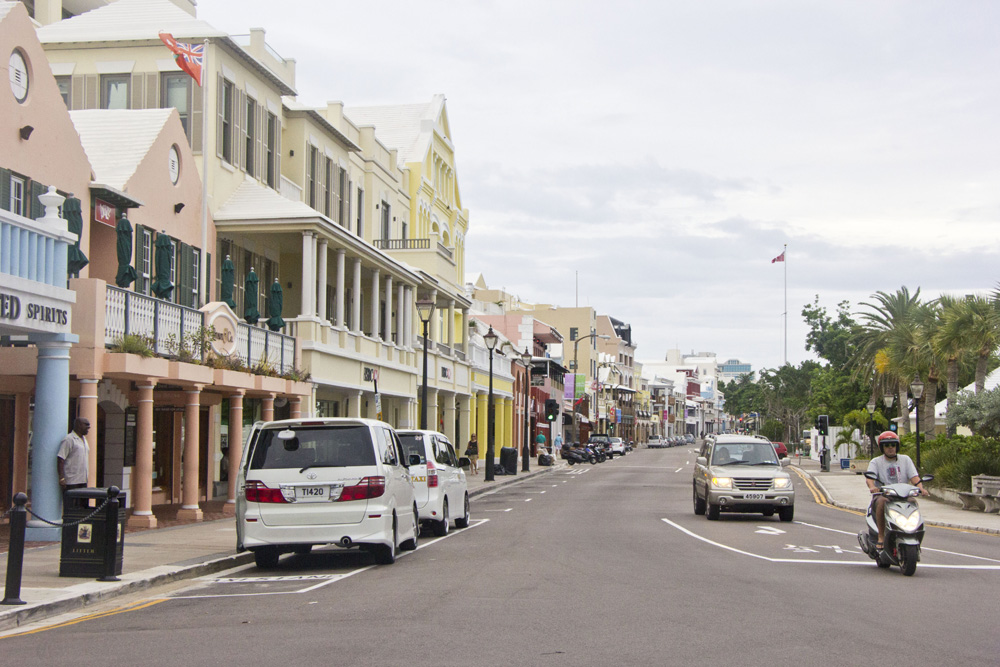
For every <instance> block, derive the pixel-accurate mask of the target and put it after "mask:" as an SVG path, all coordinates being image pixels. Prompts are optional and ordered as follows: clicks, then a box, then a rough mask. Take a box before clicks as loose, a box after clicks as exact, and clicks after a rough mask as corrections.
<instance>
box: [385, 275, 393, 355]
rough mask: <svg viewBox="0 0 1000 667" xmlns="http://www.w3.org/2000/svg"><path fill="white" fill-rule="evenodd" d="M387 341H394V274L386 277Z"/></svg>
mask: <svg viewBox="0 0 1000 667" xmlns="http://www.w3.org/2000/svg"><path fill="white" fill-rule="evenodd" d="M384 322H385V341H386V342H387V343H391V342H393V335H392V276H391V275H388V276H386V277H385V320H384Z"/></svg>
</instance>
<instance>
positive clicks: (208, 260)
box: [201, 252, 221, 306]
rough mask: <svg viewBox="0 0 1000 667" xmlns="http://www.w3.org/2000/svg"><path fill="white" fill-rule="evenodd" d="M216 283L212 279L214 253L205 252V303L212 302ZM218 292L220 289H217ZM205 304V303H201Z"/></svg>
mask: <svg viewBox="0 0 1000 667" xmlns="http://www.w3.org/2000/svg"><path fill="white" fill-rule="evenodd" d="M220 281H221V277H220ZM214 283H215V281H214V280H212V253H208V252H206V253H205V303H210V302H211V301H212V285H213V284H214ZM216 294H218V290H216ZM201 305H202V306H203V305H205V304H204V303H203V304H201Z"/></svg>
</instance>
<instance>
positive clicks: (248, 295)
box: [243, 267, 260, 324]
mask: <svg viewBox="0 0 1000 667" xmlns="http://www.w3.org/2000/svg"><path fill="white" fill-rule="evenodd" d="M258 282H260V281H259V279H258V278H257V274H256V273H254V272H253V267H250V273H248V274H247V279H246V282H245V283H243V287H244V289H245V294H244V297H243V298H244V301H245V304H246V307H245V308H244V311H243V319H244V320H246V321H247V322H248V323H249V324H257V321H258V320H260V312H259V311H258V310H257V299H258V293H257V283H258Z"/></svg>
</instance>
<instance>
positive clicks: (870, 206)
mask: <svg viewBox="0 0 1000 667" xmlns="http://www.w3.org/2000/svg"><path fill="white" fill-rule="evenodd" d="M198 8H199V17H201V18H203V19H205V20H207V21H208V22H209V23H212V24H213V25H215V26H216V27H217V28H220V29H223V30H226V31H228V32H230V33H234V34H235V33H246V32H247V31H248V29H249V28H251V27H263V28H265V29H266V30H267V41H268V43H269V44H270V45H271V46H272V47H273V48H275V49H276V50H277V51H278V53H280V54H281V55H282V56H283V57H286V58H295V59H296V60H297V82H296V88H297V90H298V92H299V99H300V100H301V101H303V102H305V103H307V104H315V105H322V104H325V103H326V101H328V100H341V101H343V102H344V103H345V104H346V105H347V106H362V105H370V104H410V103H414V102H425V101H429V100H430V98H431V96H432V95H434V94H435V93H443V94H444V95H445V96H446V97H447V100H448V101H447V109H448V114H449V118H450V121H451V130H452V138H453V140H454V143H455V147H456V153H457V178H458V183H459V189H460V193H461V197H462V205H463V206H464V207H466V208H468V209H469V211H470V230H469V236H468V239H467V251H466V266H467V269H468V271H470V272H481V273H482V274H483V275H484V276H485V278H486V280H487V282H488V283H489V285H490V286H491V287H497V288H499V287H503V288H505V289H507V290H508V291H510V292H512V293H514V294H517V295H518V296H520V297H521V299H523V300H525V301H529V302H541V303H555V304H560V305H565V306H572V305H574V304H575V303H577V300H578V303H579V304H580V305H590V306H593V307H594V308H596V309H597V311H598V312H599V313H601V314H608V315H611V316H613V317H616V318H618V319H620V320H623V321H625V322H628V323H630V324H631V325H632V328H633V334H634V340H635V342H636V344H637V345H638V349H637V353H636V356H637V358H638V359H639V360H660V359H662V358H663V356H664V355H665V353H666V351H667V350H668V349H670V348H675V347H676V348H679V349H681V350H682V351H684V352H690V351H693V350H694V351H711V352H715V353H716V354H718V355H719V357H720V358H721V359H722V360H725V359H728V358H740V359H742V360H743V361H746V362H750V363H752V364H753V367H754V369H755V370H759V369H760V368H762V367H768V368H773V367H775V366H778V365H780V364H781V363H783V361H784V329H783V318H782V313H783V312H784V310H785V307H784V298H785V290H784V280H785V275H786V274H785V272H786V270H787V284H788V289H787V298H788V343H787V348H788V361H789V362H790V363H793V364H797V363H799V362H800V361H802V360H803V359H806V358H810V357H811V355H810V354H809V353H808V352H806V350H805V343H804V341H805V334H806V331H807V330H806V327H805V324H804V322H803V320H802V317H801V311H802V307H803V306H804V305H805V304H807V303H811V302H812V301H813V299H814V297H815V296H816V295H819V298H820V302H821V303H822V304H823V305H825V306H827V308H828V309H829V310H830V311H831V312H832V311H834V310H835V308H836V304H837V303H838V302H840V301H843V300H848V301H850V302H851V304H852V305H853V306H855V307H858V304H859V302H861V301H865V300H868V299H869V297H870V295H871V294H873V293H874V292H876V291H877V290H883V291H887V292H892V291H895V290H896V289H898V288H900V287H901V286H903V285H906V286H908V287H909V288H910V289H911V290H915V289H916V288H918V287H919V288H921V294H922V295H926V296H929V297H933V296H937V295H938V294H940V293H942V292H949V293H955V294H959V293H968V292H982V293H988V292H989V291H991V290H992V289H993V288H995V287H996V286H997V284H998V282H1000V272H998V271H997V260H998V259H1000V253H998V252H997V251H998V246H1000V241H998V230H1000V224H998V221H1000V187H998V186H1000V141H998V139H1000V130H998V123H1000V103H998V101H1000V100H998V98H1000V86H998V84H1000V3H997V2H994V1H992V0H984V1H971V0H962V1H961V2H955V1H954V0H951V1H948V2H919V1H907V2H902V1H899V2H878V1H875V0H865V1H859V2H848V1H846V0H836V1H834V0H831V1H829V2H810V1H808V0H776V1H765V0H761V1H758V2H750V1H745V2H744V1H737V0H713V1H712V2H675V1H671V0H651V1H649V2H632V1H629V0H615V2H611V1H610V0H603V1H592V0H559V1H552V0H530V1H521V0H504V1H503V2H492V1H484V2H478V1H474V0H462V1H461V2H458V1H451V2H444V1H428V0H418V1H414V0H408V1H405V2H403V1H396V0H393V1H380V0H365V1H364V2H342V1H340V0H292V1H290V2H284V3H281V4H280V10H276V3H275V2H274V0H199V7H198ZM785 244H787V245H788V253H787V259H788V261H787V263H786V264H784V265H782V264H780V263H775V264H772V263H771V260H772V259H773V258H774V257H776V256H777V255H779V254H780V253H781V252H782V250H783V248H784V245H785ZM577 275H578V276H579V279H578V280H579V291H578V293H577V289H576V284H577Z"/></svg>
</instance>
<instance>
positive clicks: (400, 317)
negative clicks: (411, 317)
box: [396, 283, 409, 347]
mask: <svg viewBox="0 0 1000 667" xmlns="http://www.w3.org/2000/svg"><path fill="white" fill-rule="evenodd" d="M405 295H406V288H405V286H404V285H403V283H399V285H397V286H396V344H397V345H399V346H400V347H406V345H407V343H408V342H409V341H408V340H407V337H406V327H405V326H404V324H405V322H406V320H407V314H408V313H409V311H407V309H406V298H405Z"/></svg>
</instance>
